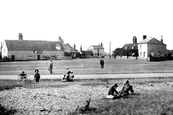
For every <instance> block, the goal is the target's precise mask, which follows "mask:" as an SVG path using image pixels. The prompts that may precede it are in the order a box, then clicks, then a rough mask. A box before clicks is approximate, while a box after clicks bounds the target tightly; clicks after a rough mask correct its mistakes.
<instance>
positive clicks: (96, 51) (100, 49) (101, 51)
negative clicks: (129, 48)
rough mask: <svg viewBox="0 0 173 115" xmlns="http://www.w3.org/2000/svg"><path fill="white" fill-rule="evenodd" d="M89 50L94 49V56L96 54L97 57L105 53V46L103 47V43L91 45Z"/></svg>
mask: <svg viewBox="0 0 173 115" xmlns="http://www.w3.org/2000/svg"><path fill="white" fill-rule="evenodd" d="M87 50H88V51H92V52H93V54H94V56H96V57H100V56H104V55H105V52H104V47H103V45H102V43H101V45H91V46H90V47H89V48H88V49H87Z"/></svg>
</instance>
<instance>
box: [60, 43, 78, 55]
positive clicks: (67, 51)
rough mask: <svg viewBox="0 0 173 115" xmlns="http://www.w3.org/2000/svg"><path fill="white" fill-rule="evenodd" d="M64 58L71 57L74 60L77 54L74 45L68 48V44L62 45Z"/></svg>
mask: <svg viewBox="0 0 173 115" xmlns="http://www.w3.org/2000/svg"><path fill="white" fill-rule="evenodd" d="M63 47H64V52H65V56H71V57H72V58H76V55H77V54H78V50H76V45H75V44H74V47H72V46H70V45H69V44H68V43H66V44H63Z"/></svg>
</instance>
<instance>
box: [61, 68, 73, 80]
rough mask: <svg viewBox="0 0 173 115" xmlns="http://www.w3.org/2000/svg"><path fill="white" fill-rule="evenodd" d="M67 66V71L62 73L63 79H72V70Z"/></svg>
mask: <svg viewBox="0 0 173 115" xmlns="http://www.w3.org/2000/svg"><path fill="white" fill-rule="evenodd" d="M68 69H69V68H68V67H66V70H67V73H66V74H65V75H64V77H63V80H65V81H73V78H74V75H73V72H72V71H69V70H68Z"/></svg>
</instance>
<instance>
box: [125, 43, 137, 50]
mask: <svg viewBox="0 0 173 115" xmlns="http://www.w3.org/2000/svg"><path fill="white" fill-rule="evenodd" d="M134 47H136V48H137V47H138V45H137V43H135V44H125V45H124V46H123V47H122V49H133V48H134Z"/></svg>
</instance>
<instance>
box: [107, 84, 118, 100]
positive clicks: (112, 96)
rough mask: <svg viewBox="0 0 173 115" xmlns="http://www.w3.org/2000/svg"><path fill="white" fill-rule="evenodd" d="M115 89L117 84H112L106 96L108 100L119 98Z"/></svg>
mask: <svg viewBox="0 0 173 115" xmlns="http://www.w3.org/2000/svg"><path fill="white" fill-rule="evenodd" d="M117 87H118V85H117V84H114V85H113V86H112V87H111V88H110V89H109V91H108V95H107V98H109V99H116V98H119V97H120V95H119V93H118V91H117Z"/></svg>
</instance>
